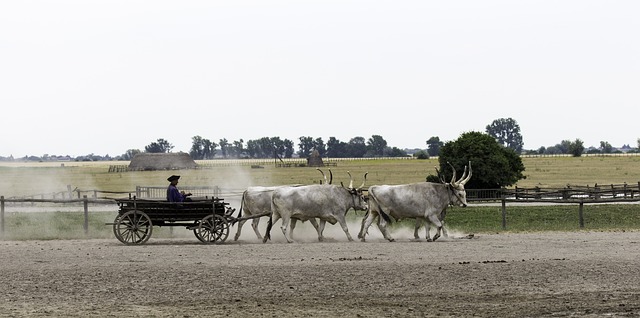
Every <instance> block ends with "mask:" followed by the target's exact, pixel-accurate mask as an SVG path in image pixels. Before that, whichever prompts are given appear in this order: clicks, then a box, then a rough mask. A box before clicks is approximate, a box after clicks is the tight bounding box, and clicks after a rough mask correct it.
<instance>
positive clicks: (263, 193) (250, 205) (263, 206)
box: [233, 169, 333, 241]
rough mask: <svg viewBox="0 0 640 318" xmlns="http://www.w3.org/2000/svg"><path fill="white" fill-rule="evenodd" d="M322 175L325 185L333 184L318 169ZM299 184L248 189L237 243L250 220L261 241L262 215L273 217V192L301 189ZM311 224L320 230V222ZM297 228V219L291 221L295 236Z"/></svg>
mask: <svg viewBox="0 0 640 318" xmlns="http://www.w3.org/2000/svg"><path fill="white" fill-rule="evenodd" d="M316 170H318V171H320V173H322V176H323V177H324V183H325V184H326V183H331V181H327V177H326V175H325V174H324V172H322V170H320V169H316ZM329 173H330V174H331V169H329ZM331 180H333V174H331ZM299 186H300V185H299V184H295V185H281V186H272V187H263V186H253V187H248V188H247V190H245V191H244V192H243V193H242V201H241V202H240V212H239V213H238V219H240V221H238V230H237V231H236V235H235V237H234V238H233V240H234V241H237V240H238V239H239V238H240V235H241V234H242V226H243V225H244V223H245V222H247V221H248V220H249V219H250V218H252V220H251V228H253V232H255V233H256V236H257V237H258V239H259V240H261V239H262V235H260V231H259V230H258V225H259V224H260V215H262V216H265V217H266V216H269V215H271V194H272V193H273V190H275V189H278V188H282V187H299ZM243 211H244V216H245V217H244V218H243V217H242V212H243ZM309 222H310V223H311V224H312V225H313V227H314V228H315V229H316V230H317V229H318V222H316V220H315V219H310V220H309ZM295 227H296V219H293V220H291V233H292V235H293V229H294V228H295Z"/></svg>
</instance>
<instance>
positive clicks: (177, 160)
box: [129, 152, 197, 170]
mask: <svg viewBox="0 0 640 318" xmlns="http://www.w3.org/2000/svg"><path fill="white" fill-rule="evenodd" d="M196 166H197V164H196V162H195V161H194V160H193V158H191V156H189V154H188V153H184V152H179V153H139V154H137V155H135V157H133V159H131V162H130V163H129V170H175V169H195V168H196Z"/></svg>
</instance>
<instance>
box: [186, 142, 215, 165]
mask: <svg viewBox="0 0 640 318" xmlns="http://www.w3.org/2000/svg"><path fill="white" fill-rule="evenodd" d="M191 141H192V143H191V149H190V150H189V155H190V156H191V158H193V160H206V159H213V157H214V156H215V154H216V150H215V149H216V147H218V145H217V144H216V143H215V142H212V141H211V140H209V139H205V138H202V137H201V136H193V137H191Z"/></svg>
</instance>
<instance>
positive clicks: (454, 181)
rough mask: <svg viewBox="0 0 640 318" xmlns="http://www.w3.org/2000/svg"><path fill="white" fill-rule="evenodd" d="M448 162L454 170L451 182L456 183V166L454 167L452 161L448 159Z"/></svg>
mask: <svg viewBox="0 0 640 318" xmlns="http://www.w3.org/2000/svg"><path fill="white" fill-rule="evenodd" d="M447 163H448V164H449V166H450V167H451V170H453V176H451V182H450V183H451V184H455V183H456V173H457V172H456V168H454V167H453V165H452V164H451V162H449V161H447Z"/></svg>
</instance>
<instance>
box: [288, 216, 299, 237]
mask: <svg viewBox="0 0 640 318" xmlns="http://www.w3.org/2000/svg"><path fill="white" fill-rule="evenodd" d="M297 223H298V219H295V218H291V223H290V224H291V225H290V226H289V237H291V239H292V240H293V230H294V229H295V228H296V224H297Z"/></svg>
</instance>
